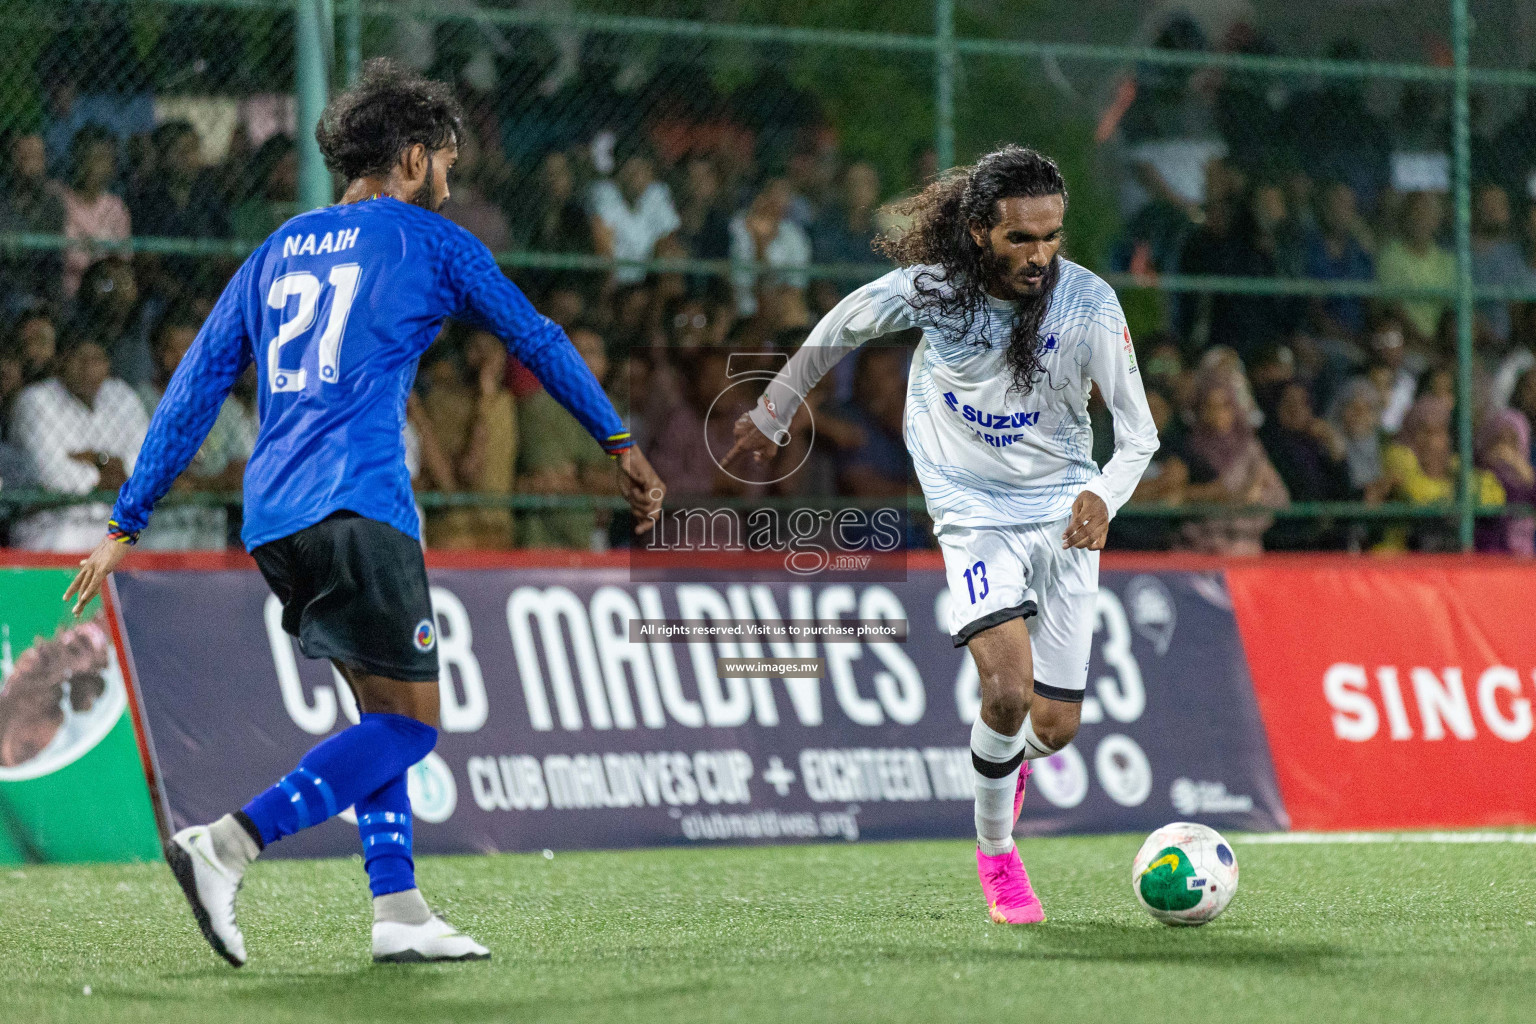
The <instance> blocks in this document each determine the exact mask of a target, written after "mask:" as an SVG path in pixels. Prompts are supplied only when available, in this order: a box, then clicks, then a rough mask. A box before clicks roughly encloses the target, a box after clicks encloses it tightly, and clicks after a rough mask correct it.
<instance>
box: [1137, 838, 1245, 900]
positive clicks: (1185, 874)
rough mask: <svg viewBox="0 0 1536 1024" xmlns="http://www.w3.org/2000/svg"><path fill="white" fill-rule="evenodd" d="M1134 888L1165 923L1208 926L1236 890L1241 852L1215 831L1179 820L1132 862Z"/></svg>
mask: <svg viewBox="0 0 1536 1024" xmlns="http://www.w3.org/2000/svg"><path fill="white" fill-rule="evenodd" d="M1131 888H1132V889H1134V890H1135V891H1136V899H1137V901H1138V902H1140V903H1141V905H1142V906H1143V907H1145V908H1146V910H1147V913H1149V914H1151V915H1152V916H1153V917H1155V918H1157V919H1158V920H1159V921H1161V922H1163V924H1171V925H1198V924H1205V922H1207V921H1211V920H1214V919H1215V917H1216V915H1218V914H1220V913H1221V912H1222V911H1223V910H1226V909H1227V904H1228V903H1230V902H1232V894H1233V893H1235V892H1237V854H1235V853H1233V852H1232V844H1231V843H1229V842H1227V841H1226V840H1225V839H1223V838H1222V837H1221V833H1219V832H1217V831H1216V830H1215V829H1213V828H1207V827H1206V826H1204V825H1196V824H1193V823H1191V822H1188V821H1175V822H1173V823H1172V824H1171V825H1164V826H1163V827H1162V828H1160V829H1158V830H1157V831H1156V832H1153V833H1152V834H1151V835H1150V836H1148V837H1147V841H1146V842H1144V843H1142V844H1141V850H1140V851H1138V852H1137V854H1136V860H1135V861H1134V862H1133V863H1132V864H1131Z"/></svg>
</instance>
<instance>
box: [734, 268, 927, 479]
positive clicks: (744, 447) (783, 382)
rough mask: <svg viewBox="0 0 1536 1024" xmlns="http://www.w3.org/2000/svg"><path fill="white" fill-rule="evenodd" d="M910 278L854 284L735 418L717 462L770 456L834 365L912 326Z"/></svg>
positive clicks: (901, 274)
mask: <svg viewBox="0 0 1536 1024" xmlns="http://www.w3.org/2000/svg"><path fill="white" fill-rule="evenodd" d="M910 277H911V271H910V270H906V269H903V270H893V271H891V272H890V273H889V274H886V275H885V276H884V277H882V278H880V279H879V280H876V281H871V282H870V283H869V284H866V285H864V286H862V287H860V288H855V289H854V290H853V291H852V292H849V293H848V295H846V296H844V298H843V301H841V302H839V303H838V304H837V305H836V306H833V307H832V309H831V310H829V311H828V312H827V315H826V316H824V317H822V318H821V320H820V321H819V322H818V323H817V324H816V326H815V327H813V328H812V329H811V333H810V334H809V335H807V336H806V339H805V344H803V345H801V346H800V348H799V350H798V351H797V352H795V354H794V356H793V357H791V358H790V360H789V362H788V363H787V364H786V365H785V367H784V368H783V369H782V370H780V371H779V372H778V374H776V375H775V376H774V378H773V380H771V381H769V382H768V387H767V388H766V389H764V391H763V394H762V397H761V398H759V399H758V402H757V405H756V406H754V407H753V408H752V409H751V411H749V412H746V413H743V414H742V416H741V418H740V419H739V420H737V421H736V427H735V430H736V443H735V444H734V445H733V446H732V447H731V450H730V451H729V452H727V453H726V456H725V458H724V459H722V460H720V464H721V466H729V465H731V464H732V463H733V462H735V461H736V460H737V459H739V458H741V457H743V456H747V457H750V458H751V459H752V460H753V461H754V462H764V461H766V460H767V459H770V458H772V457H773V453H774V452H775V451H776V450H777V449H778V448H779V447H780V446H782V445H786V444H788V443H789V425H790V423H791V422H793V420H794V418H795V411H796V410H797V409H799V408H800V404H801V403H802V402H804V401H805V396H806V395H808V394H810V393H811V389H812V388H814V387H815V386H816V384H817V383H818V382H819V381H820V380H821V378H822V377H825V376H826V375H827V372H828V371H829V370H831V369H832V367H834V366H836V365H837V364H838V363H839V362H841V361H842V359H843V357H844V356H846V355H847V354H848V353H850V352H852V351H853V350H854V349H856V348H858V347H859V346H860V345H862V344H864V343H865V342H866V341H869V340H871V339H872V338H878V337H880V336H881V335H882V334H891V333H893V332H895V331H904V330H906V329H907V328H908V327H911V326H912V325H913V322H914V321H913V316H912V307H911V304H910V303H909V302H908V301H907V298H906V289H907V287H908V286H909V285H908V282H909V279H910Z"/></svg>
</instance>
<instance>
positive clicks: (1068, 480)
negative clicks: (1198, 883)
mask: <svg viewBox="0 0 1536 1024" xmlns="http://www.w3.org/2000/svg"><path fill="white" fill-rule="evenodd" d="M1066 204H1067V188H1066V183H1065V182H1064V181H1063V180H1062V177H1061V172H1060V170H1059V169H1058V168H1057V167H1056V164H1055V163H1054V162H1052V161H1051V160H1050V159H1048V158H1047V157H1044V156H1042V155H1041V154H1039V153H1036V152H1035V151H1034V150H1030V149H1024V148H1021V147H1018V146H1008V147H1005V148H1003V149H1000V150H998V151H997V152H994V153H990V154H988V155H987V156H985V157H983V158H982V159H981V160H979V161H977V163H976V165H975V166H973V167H969V168H959V169H956V170H953V171H950V172H948V173H947V174H945V175H943V176H942V177H940V178H939V179H937V180H935V181H934V182H933V183H931V184H930V185H929V186H928V187H927V188H925V189H924V190H923V191H922V192H921V193H919V194H918V195H916V196H914V197H912V198H910V199H908V200H906V201H904V202H902V203H899V204H898V205H897V206H896V207H895V208H894V212H895V213H896V214H898V215H900V216H901V218H902V219H903V220H904V221H905V226H903V227H900V228H897V229H895V230H893V231H891V232H888V233H887V234H885V235H884V236H882V237H881V238H880V239H879V240H877V242H876V248H877V249H879V250H880V251H881V252H883V253H884V254H885V255H887V256H890V257H891V258H892V259H894V260H895V261H896V262H897V263H898V264H899V265H900V269H898V270H894V271H892V272H891V273H889V274H887V275H885V276H884V277H882V278H880V279H879V280H878V281H874V282H871V283H870V284H867V285H865V286H864V287H862V288H859V289H858V290H856V291H854V292H853V293H852V294H850V295H849V296H848V297H847V298H845V299H843V301H842V302H840V303H838V305H837V306H836V307H835V308H834V309H833V310H832V311H831V312H829V313H828V314H827V315H826V316H825V317H824V318H822V320H821V322H820V323H818V324H817V325H816V327H815V329H814V330H813V331H812V332H811V334H810V336H809V337H808V338H806V340H805V344H804V345H803V346H802V347H801V348H800V350H799V351H798V352H796V353H795V355H794V357H793V358H792V359H791V360H790V361H789V363H788V365H786V366H785V367H784V369H783V370H782V371H780V373H779V374H778V375H777V376H776V377H775V378H774V379H773V380H772V381H771V382H770V383H769V385H768V387H767V389H766V390H765V392H764V394H763V396H762V397H761V398H760V399H759V400H758V403H757V405H756V407H755V408H753V409H752V410H751V411H750V412H748V413H746V414H744V415H743V416H742V417H741V419H740V420H739V421H738V422H737V423H736V445H735V447H734V448H732V450H731V452H730V454H729V455H728V456H727V457H726V460H725V462H726V464H729V463H730V461H731V460H733V459H735V458H737V457H739V456H742V455H750V456H751V457H752V458H753V459H755V460H757V461H762V460H764V459H767V458H770V457H771V456H772V455H773V453H774V451H775V446H776V445H784V444H786V443H788V440H789V428H790V425H791V423H792V421H793V419H794V416H795V412H796V410H797V409H798V408H799V406H800V404H801V402H802V400H803V396H804V395H806V394H807V393H808V392H809V391H810V389H811V388H812V387H813V386H815V384H816V382H817V381H818V380H820V379H821V377H822V376H823V375H824V374H825V373H826V372H827V371H828V370H830V369H831V368H832V366H833V365H835V364H836V363H837V362H838V360H840V359H841V358H842V357H843V356H845V355H846V354H847V353H848V352H850V351H852V350H853V349H855V348H857V347H858V346H859V345H861V344H863V343H864V342H866V341H869V340H870V339H872V338H876V337H879V336H880V335H883V334H890V333H892V332H895V331H901V330H905V329H907V328H910V327H917V328H920V329H921V330H922V334H923V340H922V342H921V344H919V345H918V347H917V351H916V353H915V354H914V355H913V358H912V369H911V373H910V375H909V378H908V382H907V400H906V415H905V433H906V442H907V448H908V450H909V451H910V452H911V454H912V461H913V465H914V468H915V469H916V472H917V478H918V482H919V483H920V484H921V486H922V489H923V497H924V498H925V500H926V501H927V505H928V511H929V514H930V515H931V516H932V518H933V524H934V534H935V536H936V537H937V538H938V541H939V547H940V548H941V550H942V551H943V553H944V566H945V571H946V573H947V575H948V578H949V591H950V599H951V600H950V608H951V612H950V631H951V633H952V634H953V636H954V642H955V645H956V646H957V647H958V646H962V645H965V646H969V648H970V651H971V656H972V657H973V658H974V659H975V661H976V668H977V670H978V673H979V675H980V680H981V712H980V714H979V715H978V716H977V719H976V722H975V723H974V725H973V726H972V728H971V761H972V764H973V766H974V768H975V782H976V841H977V850H976V868H977V873H978V874H979V876H980V878H981V889H982V895H983V896H984V897H985V899H986V902H987V910H988V913H989V914H990V915H991V917H992V920H994V921H997V922H998V923H1001V924H1029V923H1035V922H1039V921H1043V920H1045V911H1044V908H1043V907H1042V906H1041V904H1040V900H1039V899H1038V898H1037V897H1036V896H1035V893H1034V890H1033V889H1032V888H1031V886H1030V883H1029V875H1028V874H1027V873H1026V872H1025V870H1024V864H1023V862H1022V861H1021V860H1020V859H1019V854H1018V850H1017V849H1016V848H1015V846H1014V843H1013V827H1014V825H1015V823H1016V822H1017V821H1018V817H1019V809H1020V807H1022V805H1023V800H1024V780H1025V779H1026V778H1027V777H1028V774H1029V769H1028V762H1029V761H1030V760H1033V759H1035V758H1039V757H1048V756H1049V755H1051V754H1052V753H1055V752H1056V751H1058V750H1060V749H1061V748H1062V747H1064V746H1066V745H1067V744H1068V743H1069V742H1071V740H1072V737H1073V736H1075V735H1076V734H1077V726H1078V721H1079V717H1080V712H1081V709H1082V701H1083V690H1084V688H1085V687H1086V686H1087V681H1088V660H1089V650H1090V647H1091V644H1092V640H1093V628H1094V616H1095V608H1094V604H1095V598H1096V596H1097V593H1098V585H1099V550H1100V549H1101V548H1103V547H1104V540H1105V537H1106V535H1107V534H1108V532H1109V521H1110V518H1111V517H1112V516H1113V515H1114V514H1115V512H1116V511H1118V510H1119V508H1120V506H1121V505H1123V504H1124V503H1125V501H1126V499H1128V498H1129V497H1130V496H1131V492H1132V491H1133V490H1135V488H1136V483H1137V481H1138V480H1140V479H1141V474H1142V471H1143V470H1144V469H1145V468H1146V466H1147V463H1148V461H1149V460H1150V459H1151V458H1152V455H1153V453H1154V452H1156V451H1157V428H1156V427H1155V426H1154V424H1153V422H1152V414H1151V412H1150V410H1149V409H1148V408H1147V399H1146V393H1145V391H1144V390H1143V388H1142V384H1141V377H1140V375H1139V374H1138V373H1137V367H1136V353H1135V351H1134V350H1133V349H1132V347H1131V335H1130V331H1129V330H1128V329H1127V327H1126V324H1125V314H1124V313H1122V312H1121V310H1120V303H1119V301H1118V300H1117V299H1116V298H1115V293H1114V291H1113V290H1111V289H1110V287H1109V286H1108V285H1107V284H1105V283H1104V282H1103V281H1102V280H1100V279H1099V278H1098V277H1097V276H1095V275H1094V274H1092V273H1091V272H1089V271H1087V270H1085V269H1083V268H1082V267H1080V266H1078V265H1076V264H1074V263H1071V262H1069V261H1067V260H1064V259H1062V258H1061V256H1060V255H1059V254H1058V252H1059V250H1060V248H1061V244H1062V237H1063V236H1062V221H1063V216H1064V215H1065V212H1066ZM1092 384H1097V385H1098V388H1099V394H1100V395H1101V396H1103V399H1104V402H1105V403H1106V404H1107V405H1108V406H1109V409H1110V412H1111V413H1112V415H1113V417H1114V426H1115V453H1114V456H1113V457H1112V458H1111V459H1110V460H1109V462H1108V463H1107V464H1106V465H1105V466H1104V469H1103V471H1102V472H1100V470H1099V468H1098V467H1097V466H1096V465H1095V464H1094V461H1093V458H1092V451H1093V432H1092V429H1091V428H1090V426H1089V420H1088V397H1089V391H1090V387H1091V386H1092Z"/></svg>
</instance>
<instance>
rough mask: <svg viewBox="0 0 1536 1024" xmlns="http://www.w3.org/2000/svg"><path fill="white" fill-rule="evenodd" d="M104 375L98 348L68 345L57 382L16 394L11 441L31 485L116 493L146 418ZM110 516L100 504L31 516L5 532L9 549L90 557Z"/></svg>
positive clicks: (128, 392) (107, 365) (106, 368)
mask: <svg viewBox="0 0 1536 1024" xmlns="http://www.w3.org/2000/svg"><path fill="white" fill-rule="evenodd" d="M110 372H111V361H110V360H109V359H108V358H107V353H106V351H105V350H104V349H102V347H101V346H100V345H99V344H97V343H95V342H92V341H82V340H78V339H72V340H71V341H70V342H69V343H68V344H67V347H66V348H65V350H64V352H63V354H62V355H61V356H60V357H59V362H58V374H57V376H54V377H50V378H48V379H47V380H45V381H43V382H41V383H39V384H33V385H32V386H31V387H28V388H25V389H24V390H23V391H22V392H21V394H20V395H19V396H17V398H16V405H15V408H14V409H13V410H12V413H11V435H10V436H11V439H12V441H13V443H14V444H15V445H16V447H17V448H19V449H20V451H21V454H22V457H23V458H24V459H25V460H26V462H27V468H28V476H29V478H30V480H31V481H32V483H33V484H34V485H35V486H37V487H39V488H41V489H43V490H46V491H52V492H54V493H57V494H79V495H84V494H89V493H90V492H91V491H95V490H103V491H111V490H116V489H117V488H119V487H121V486H122V485H123V482H124V481H125V480H127V479H128V474H130V473H132V472H133V464H134V461H135V460H136V459H137V458H138V454H139V445H141V444H143V442H144V432H145V430H146V429H147V428H148V427H149V419H148V417H147V416H145V415H144V407H143V406H142V405H141V404H140V403H139V397H138V395H136V394H134V393H133V389H132V388H130V387H129V386H128V385H127V384H124V383H123V382H122V381H120V380H116V379H114V378H112V377H110V376H108V374H109V373H110ZM111 512H112V509H111V506H110V505H108V504H106V503H104V502H88V503H85V504H78V505H68V506H64V507H61V508H53V509H44V510H42V511H39V512H34V513H32V514H31V515H28V516H25V517H23V518H21V519H19V520H17V522H16V524H15V525H14V526H13V527H12V528H11V543H12V544H13V545H14V546H15V547H18V548H22V549H25V550H29V551H89V550H90V549H91V548H93V547H95V546H96V544H97V543H98V542H99V541H100V540H101V538H102V535H103V534H105V533H106V530H107V519H108V517H109V516H110V515H111Z"/></svg>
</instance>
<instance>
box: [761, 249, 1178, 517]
mask: <svg viewBox="0 0 1536 1024" xmlns="http://www.w3.org/2000/svg"><path fill="white" fill-rule="evenodd" d="M920 274H922V275H925V276H924V279H923V284H924V286H926V287H932V286H933V284H934V283H936V282H941V281H942V270H941V268H938V267H928V266H915V267H904V268H902V269H900V270H894V271H892V272H891V273H889V274H886V275H885V276H884V277H882V278H880V279H879V280H877V281H872V282H870V283H869V284H867V285H864V286H863V287H862V288H859V289H858V290H856V291H854V292H853V293H852V294H850V295H849V296H848V297H847V298H845V299H843V301H842V302H840V303H838V304H837V306H836V307H834V308H833V309H832V311H831V312H829V313H828V314H827V315H826V316H825V317H823V318H822V320H821V322H820V323H818V324H817V325H816V327H815V329H814V330H812V331H811V334H810V336H809V337H807V338H806V340H805V344H804V345H802V346H801V348H800V350H799V351H798V352H796V353H795V355H794V358H792V359H791V360H790V361H789V363H788V365H786V366H785V367H784V369H783V370H781V371H780V372H779V374H778V375H777V376H776V377H775V378H774V379H773V380H772V381H771V382H770V383H769V385H768V388H767V389H766V391H765V392H764V394H763V396H762V397H761V398H760V399H759V400H758V404H757V406H756V407H755V408H754V409H753V410H752V412H751V416H752V420H753V422H754V423H756V424H757V427H758V429H759V430H761V431H762V432H763V433H764V434H766V435H768V436H769V437H772V438H775V439H776V440H778V441H780V443H783V442H784V441H785V440H787V437H788V435H787V433H786V430H787V428H788V426H789V423H790V420H791V419H792V418H793V416H794V414H795V410H796V409H798V408H799V406H800V403H801V401H802V397H803V396H804V395H805V394H807V393H808V392H809V391H810V389H811V388H812V387H814V386H815V385H816V382H817V381H819V380H820V379H821V378H822V376H823V375H825V374H826V373H827V371H828V370H830V369H831V368H832V367H833V366H834V365H836V363H837V362H838V361H839V360H840V359H842V358H843V356H845V355H847V354H848V353H849V352H850V351H852V350H853V349H855V348H857V347H858V346H860V345H862V344H863V343H864V342H866V341H869V340H870V339H871V338H876V337H879V336H881V335H883V334H890V333H893V332H895V331H901V330H905V329H907V328H909V327H918V328H921V329H922V332H923V341H922V344H920V345H919V346H918V348H917V352H916V353H915V354H914V356H913V359H912V369H911V373H910V375H909V376H908V380H907V404H906V423H905V431H906V441H907V448H908V450H909V451H911V453H912V461H913V465H914V468H915V469H916V471H917V479H918V482H919V483H920V484H921V485H922V488H923V496H924V498H925V499H926V500H927V503H928V512H929V514H930V515H931V516H932V517H933V521H934V526H935V528H936V529H939V530H943V529H945V528H947V527H976V526H1009V525H1015V524H1022V523H1048V522H1054V521H1056V520H1059V519H1062V518H1064V517H1065V516H1066V515H1067V514H1068V513H1069V512H1070V511H1071V509H1072V503H1073V501H1075V500H1076V498H1077V496H1078V495H1079V494H1080V493H1082V492H1083V491H1084V490H1089V491H1093V492H1094V493H1095V494H1097V495H1098V496H1099V497H1101V498H1103V499H1104V504H1105V505H1106V506H1107V507H1108V509H1109V514H1110V516H1111V517H1113V516H1114V514H1115V513H1116V512H1117V511H1119V509H1120V506H1121V505H1124V504H1125V502H1126V500H1127V499H1129V498H1130V496H1131V492H1132V491H1134V490H1135V489H1136V484H1137V482H1138V481H1139V480H1140V479H1141V474H1142V471H1143V470H1145V469H1146V467H1147V463H1148V462H1149V461H1150V460H1151V458H1152V455H1153V453H1154V452H1156V451H1157V428H1156V426H1155V425H1154V424H1153V422H1152V413H1151V410H1150V409H1148V407H1147V397H1146V392H1145V391H1144V390H1143V388H1142V384H1141V375H1140V374H1139V373H1138V372H1137V366H1136V353H1135V350H1134V349H1133V348H1132V346H1131V334H1130V330H1129V329H1128V328H1127V327H1126V324H1125V314H1124V313H1123V312H1121V310H1120V302H1119V300H1118V299H1116V297H1115V293H1114V290H1113V289H1111V288H1110V287H1109V285H1107V284H1106V283H1104V281H1103V280H1101V279H1100V278H1099V277H1098V276H1097V275H1095V274H1093V273H1092V272H1091V271H1088V270H1085V269H1084V268H1082V267H1080V266H1078V265H1077V264H1075V263H1070V262H1068V261H1066V260H1062V261H1061V276H1060V279H1059V280H1058V282H1057V285H1056V288H1055V290H1054V292H1053V293H1052V295H1051V299H1050V305H1049V306H1048V307H1047V310H1046V315H1045V319H1044V322H1043V324H1042V325H1041V329H1040V337H1041V346H1042V351H1041V361H1042V363H1043V367H1044V371H1043V372H1042V373H1041V374H1039V375H1038V376H1037V377H1036V379H1035V382H1034V388H1033V390H1031V392H1030V393H1029V394H1028V395H1021V394H1019V393H1018V392H1017V391H1015V390H1012V389H1011V386H1012V383H1013V376H1012V373H1011V371H1010V370H1009V368H1008V363H1007V357H1006V348H1007V344H1008V337H1009V332H1010V331H1011V329H1012V324H1013V317H1014V306H1013V304H1012V303H1008V302H1003V301H1000V300H991V299H989V301H988V305H987V308H986V309H985V310H984V311H982V312H979V313H978V314H977V315H976V316H975V317H973V318H972V319H973V323H972V325H971V328H970V330H969V331H966V332H964V333H962V332H961V331H960V330H959V329H958V328H957V327H956V325H953V324H950V323H945V322H939V321H936V320H935V319H934V317H933V315H932V314H930V313H927V312H921V313H920V312H918V311H917V310H915V309H914V308H913V305H912V299H913V298H914V296H915V295H916V290H915V288H914V284H913V282H914V280H915V279H916V278H917V277H918V275H920ZM940 286H941V287H942V284H941V285H940ZM1092 383H1097V384H1098V386H1099V393H1100V394H1101V395H1103V397H1104V401H1105V403H1106V404H1107V405H1108V406H1109V409H1110V412H1111V414H1112V415H1113V417H1114V424H1115V454H1114V457H1113V458H1111V459H1110V460H1109V462H1108V464H1106V465H1105V467H1104V470H1103V472H1102V473H1101V472H1100V471H1099V468H1098V467H1097V466H1096V465H1095V464H1094V461H1093V455H1092V453H1093V429H1092V427H1090V426H1089V420H1088V396H1089V391H1090V387H1091V384H1092Z"/></svg>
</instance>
